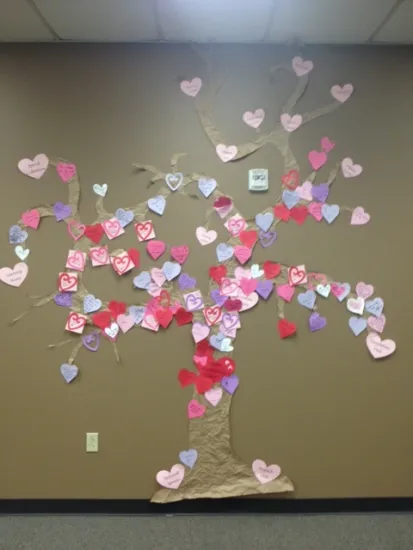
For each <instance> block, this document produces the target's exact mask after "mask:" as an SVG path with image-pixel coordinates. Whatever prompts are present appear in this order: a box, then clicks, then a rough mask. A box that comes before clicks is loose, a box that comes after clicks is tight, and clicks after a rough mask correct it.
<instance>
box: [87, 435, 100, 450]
mask: <svg viewBox="0 0 413 550" xmlns="http://www.w3.org/2000/svg"><path fill="white" fill-rule="evenodd" d="M98 450H99V434H98V433H96V432H88V433H87V434H86V452H87V453H97V452H98Z"/></svg>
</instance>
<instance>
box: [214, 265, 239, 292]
mask: <svg viewBox="0 0 413 550" xmlns="http://www.w3.org/2000/svg"><path fill="white" fill-rule="evenodd" d="M241 269H242V268H241ZM238 291H239V283H238V279H227V278H225V279H222V281H221V288H220V289H219V292H220V294H222V296H237V295H238Z"/></svg>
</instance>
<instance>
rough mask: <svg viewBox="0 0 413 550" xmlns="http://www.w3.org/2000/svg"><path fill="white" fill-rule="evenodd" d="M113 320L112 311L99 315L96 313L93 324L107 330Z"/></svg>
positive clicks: (102, 312) (101, 312) (99, 313)
mask: <svg viewBox="0 0 413 550" xmlns="http://www.w3.org/2000/svg"><path fill="white" fill-rule="evenodd" d="M111 318H112V316H111V313H110V311H99V312H98V313H94V314H93V315H92V322H93V324H94V325H96V326H97V327H99V328H101V329H102V330H105V328H106V327H109V326H110V323H111Z"/></svg>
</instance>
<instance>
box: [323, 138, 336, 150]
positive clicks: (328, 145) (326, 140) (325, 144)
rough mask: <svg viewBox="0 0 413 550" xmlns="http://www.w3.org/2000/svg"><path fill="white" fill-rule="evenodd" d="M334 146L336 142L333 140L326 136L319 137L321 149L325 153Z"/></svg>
mask: <svg viewBox="0 0 413 550" xmlns="http://www.w3.org/2000/svg"><path fill="white" fill-rule="evenodd" d="M335 146H336V144H335V143H334V141H331V140H330V138H328V137H327V136H326V137H323V138H321V149H322V150H323V151H324V152H325V153H329V152H330V151H332V150H333V149H334V147H335Z"/></svg>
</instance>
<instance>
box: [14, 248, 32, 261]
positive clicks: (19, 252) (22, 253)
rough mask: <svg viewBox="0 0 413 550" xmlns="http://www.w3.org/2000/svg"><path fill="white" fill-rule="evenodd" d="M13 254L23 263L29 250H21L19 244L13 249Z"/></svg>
mask: <svg viewBox="0 0 413 550" xmlns="http://www.w3.org/2000/svg"><path fill="white" fill-rule="evenodd" d="M14 252H15V253H16V256H17V257H18V258H19V259H20V260H22V261H24V260H25V259H26V258H27V256H28V255H29V254H30V249H29V248H23V247H22V246H21V245H20V244H18V245H17V246H16V248H15V249H14Z"/></svg>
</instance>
